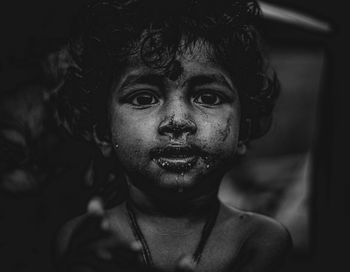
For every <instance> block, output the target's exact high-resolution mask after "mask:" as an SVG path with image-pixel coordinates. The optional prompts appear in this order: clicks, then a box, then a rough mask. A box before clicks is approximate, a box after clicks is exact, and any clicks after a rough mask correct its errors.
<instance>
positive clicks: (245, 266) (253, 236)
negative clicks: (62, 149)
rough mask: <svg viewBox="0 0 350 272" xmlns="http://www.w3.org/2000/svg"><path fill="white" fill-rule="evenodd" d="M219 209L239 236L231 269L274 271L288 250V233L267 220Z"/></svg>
mask: <svg viewBox="0 0 350 272" xmlns="http://www.w3.org/2000/svg"><path fill="white" fill-rule="evenodd" d="M223 209H224V210H225V213H226V216H227V217H228V218H232V219H231V220H230V221H231V222H234V224H236V227H235V228H236V229H238V230H241V231H240V233H241V234H242V235H241V236H242V238H241V241H242V243H241V248H240V252H239V253H238V256H237V258H236V259H237V261H236V262H235V267H236V268H237V269H238V268H239V269H241V270H242V271H251V270H254V271H278V269H279V268H280V267H281V266H282V265H283V263H284V261H285V260H286V258H287V257H288V255H289V253H290V252H291V249H292V239H291V236H290V234H289V232H288V230H287V229H286V228H285V227H284V226H283V225H282V224H281V223H279V222H277V221H276V220H274V219H272V218H270V217H268V216H264V215H261V214H257V213H253V212H246V211H241V210H238V209H235V208H232V207H229V206H227V205H224V207H223Z"/></svg>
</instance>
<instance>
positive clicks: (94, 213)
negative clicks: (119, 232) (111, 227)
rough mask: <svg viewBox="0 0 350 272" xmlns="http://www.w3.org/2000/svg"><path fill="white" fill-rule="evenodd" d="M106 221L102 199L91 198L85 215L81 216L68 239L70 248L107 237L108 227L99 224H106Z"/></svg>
mask: <svg viewBox="0 0 350 272" xmlns="http://www.w3.org/2000/svg"><path fill="white" fill-rule="evenodd" d="M107 222H108V219H107V218H106V214H105V211H104V209H103V203H102V200H101V199H100V198H98V197H94V198H92V199H91V200H90V201H89V203H88V205H87V215H85V216H84V217H83V219H82V220H81V222H79V224H78V225H77V227H76V229H75V230H74V232H73V235H72V239H71V241H70V244H71V245H70V247H71V249H77V248H80V247H88V245H89V244H91V243H92V242H93V241H96V240H98V239H101V238H105V237H107V236H108V235H109V233H108V229H107V228H103V227H102V226H101V225H103V226H106V225H107Z"/></svg>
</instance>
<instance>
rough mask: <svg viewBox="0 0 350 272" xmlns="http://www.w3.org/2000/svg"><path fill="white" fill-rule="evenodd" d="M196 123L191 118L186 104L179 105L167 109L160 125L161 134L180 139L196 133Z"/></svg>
mask: <svg viewBox="0 0 350 272" xmlns="http://www.w3.org/2000/svg"><path fill="white" fill-rule="evenodd" d="M196 131H197V125H196V123H195V122H194V121H193V120H191V118H190V117H189V114H188V112H187V111H186V109H185V106H183V105H182V106H181V105H177V106H175V107H174V110H171V111H170V112H169V111H167V113H166V116H165V118H164V119H163V120H162V121H161V123H160V124H159V127H158V133H159V134H160V135H164V136H168V137H170V138H171V139H179V138H183V137H187V136H188V135H192V134H195V133H196Z"/></svg>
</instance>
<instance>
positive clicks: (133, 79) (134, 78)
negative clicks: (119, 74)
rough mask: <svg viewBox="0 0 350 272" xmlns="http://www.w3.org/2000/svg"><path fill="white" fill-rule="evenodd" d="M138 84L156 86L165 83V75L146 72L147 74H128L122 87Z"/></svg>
mask: <svg viewBox="0 0 350 272" xmlns="http://www.w3.org/2000/svg"><path fill="white" fill-rule="evenodd" d="M136 84H150V85H156V86H163V85H164V76H162V75H158V74H145V75H128V76H127V77H126V78H125V79H124V80H123V83H122V84H121V86H120V89H124V88H126V87H128V86H130V85H136Z"/></svg>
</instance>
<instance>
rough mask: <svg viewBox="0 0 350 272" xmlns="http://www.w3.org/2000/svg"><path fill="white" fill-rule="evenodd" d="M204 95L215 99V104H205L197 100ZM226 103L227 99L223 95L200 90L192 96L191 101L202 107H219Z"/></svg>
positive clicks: (212, 91)
mask: <svg viewBox="0 0 350 272" xmlns="http://www.w3.org/2000/svg"><path fill="white" fill-rule="evenodd" d="M204 95H207V97H209V96H211V98H213V97H215V98H216V101H217V100H218V101H217V102H215V103H205V102H203V101H202V102H200V101H199V99H200V98H201V97H202V98H203V96H204ZM227 101H228V97H226V96H225V95H224V94H221V93H218V92H216V91H214V90H201V91H199V92H198V93H197V94H196V95H195V96H194V99H193V102H195V103H197V104H200V105H203V106H218V105H221V104H223V103H225V102H227Z"/></svg>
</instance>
